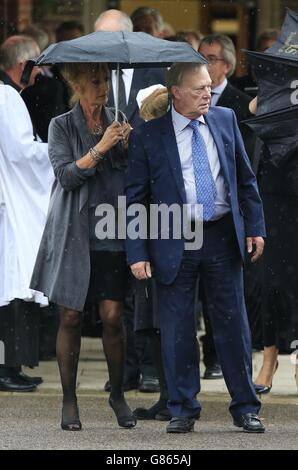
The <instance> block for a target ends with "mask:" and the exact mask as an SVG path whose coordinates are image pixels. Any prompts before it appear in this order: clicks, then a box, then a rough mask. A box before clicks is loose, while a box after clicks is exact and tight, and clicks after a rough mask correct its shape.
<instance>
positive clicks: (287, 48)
mask: <svg viewBox="0 0 298 470" xmlns="http://www.w3.org/2000/svg"><path fill="white" fill-rule="evenodd" d="M245 52H246V54H247V56H248V59H249V62H250V64H251V66H252V69H253V71H254V73H255V75H256V78H257V81H258V87H259V91H258V110H257V115H260V114H264V113H268V112H272V111H277V110H279V109H283V108H286V107H288V106H293V105H296V104H298V13H296V12H295V11H293V10H290V9H289V8H288V9H287V15H286V18H285V20H284V23H283V26H282V29H281V32H280V35H279V37H278V39H277V41H276V43H275V44H274V45H273V46H272V47H270V48H269V49H266V51H265V53H261V52H252V51H245Z"/></svg>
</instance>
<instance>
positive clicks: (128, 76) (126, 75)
mask: <svg viewBox="0 0 298 470" xmlns="http://www.w3.org/2000/svg"><path fill="white" fill-rule="evenodd" d="M133 71H134V69H122V78H123V81H124V86H125V97H126V104H127V103H128V100H129V95H130V89H131V84H132V78H133ZM112 87H113V94H114V102H115V103H116V71H115V70H112Z"/></svg>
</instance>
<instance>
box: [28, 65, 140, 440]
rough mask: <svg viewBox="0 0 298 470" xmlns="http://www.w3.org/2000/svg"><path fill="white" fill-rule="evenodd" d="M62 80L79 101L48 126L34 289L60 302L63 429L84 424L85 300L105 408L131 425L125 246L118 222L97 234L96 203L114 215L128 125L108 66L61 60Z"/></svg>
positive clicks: (121, 186)
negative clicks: (79, 384) (93, 311)
mask: <svg viewBox="0 0 298 470" xmlns="http://www.w3.org/2000/svg"><path fill="white" fill-rule="evenodd" d="M65 77H66V79H67V80H68V82H69V84H70V86H71V88H72V90H73V92H74V98H73V99H74V100H75V101H76V105H75V106H74V108H73V109H72V110H71V111H70V112H68V113H66V114H63V115H62V116H58V117H56V118H55V119H53V120H52V122H51V125H50V129H49V156H50V160H51V163H52V165H53V169H54V173H55V176H56V180H55V183H54V185H53V189H52V196H51V201H50V206H49V212H48V217H47V222H46V226H45V230H44V233H43V237H42V241H41V244H40V248H39V252H38V256H37V260H36V264H35V268H34V272H33V276H32V281H31V288H34V289H36V290H38V291H40V292H43V293H44V294H45V295H47V296H48V297H49V299H50V300H51V301H52V302H54V303H56V304H58V305H59V306H60V307H61V308H60V310H61V317H60V327H59V331H58V336H57V359H58V364H59V370H60V376H61V382H62V388H63V408H62V422H61V426H62V429H64V430H69V431H77V430H80V429H81V422H80V419H79V411H78V407H77V398H76V377H77V367H78V360H79V352H80V340H81V317H82V311H83V309H84V305H85V302H86V300H88V301H92V302H98V305H99V315H100V318H101V320H102V323H103V336H102V338H103V346H104V351H105V355H106V359H107V363H108V370H109V379H110V383H111V394H110V398H109V403H110V406H111V407H112V408H113V410H114V412H115V414H116V417H117V420H118V424H119V426H123V427H132V426H135V424H136V420H135V418H134V416H133V414H132V412H131V410H130V408H129V407H128V405H127V403H126V401H125V398H124V395H123V385H122V384H123V370H124V352H125V332H124V328H123V323H122V318H121V311H122V305H123V301H124V295H125V282H126V279H127V267H126V258H125V252H124V243H123V240H121V239H119V238H118V237H117V226H116V232H115V235H114V236H113V235H112V236H111V235H109V236H110V238H105V239H103V237H101V238H100V239H99V238H98V223H99V217H98V211H97V210H96V209H98V206H99V205H100V204H109V205H110V207H112V209H113V210H114V211H115V215H116V217H115V219H116V220H117V201H118V196H121V195H123V194H124V172H125V167H126V150H125V147H126V145H127V141H128V136H129V132H130V126H129V124H127V123H126V122H122V123H119V122H113V119H114V113H113V110H111V109H110V108H107V107H106V106H105V105H106V103H107V100H108V91H109V73H108V68H107V66H106V65H104V64H66V65H65ZM123 119H125V118H124V117H123V116H122V121H123ZM95 232H96V233H95ZM33 286H34V287H33Z"/></svg>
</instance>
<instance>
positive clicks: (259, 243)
mask: <svg viewBox="0 0 298 470" xmlns="http://www.w3.org/2000/svg"><path fill="white" fill-rule="evenodd" d="M264 244H265V242H264V239H263V238H262V237H247V238H246V246H247V253H252V249H253V245H255V247H256V249H255V251H254V253H253V255H252V257H251V262H252V263H255V262H256V261H257V260H258V259H259V258H260V257H261V256H262V253H263V250H264Z"/></svg>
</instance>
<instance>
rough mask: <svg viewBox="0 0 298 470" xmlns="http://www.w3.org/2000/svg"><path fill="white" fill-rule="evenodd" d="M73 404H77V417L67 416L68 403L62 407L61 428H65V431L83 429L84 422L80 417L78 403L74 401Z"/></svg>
mask: <svg viewBox="0 0 298 470" xmlns="http://www.w3.org/2000/svg"><path fill="white" fill-rule="evenodd" d="M71 405H73V406H75V407H76V410H75V411H76V413H75V414H76V416H75V417H72V418H69V417H66V414H67V413H66V410H65V408H66V406H67V404H63V407H62V420H61V428H62V429H63V431H81V429H82V423H81V421H80V418H79V411H78V409H77V405H76V404H74V403H72V404H71Z"/></svg>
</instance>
